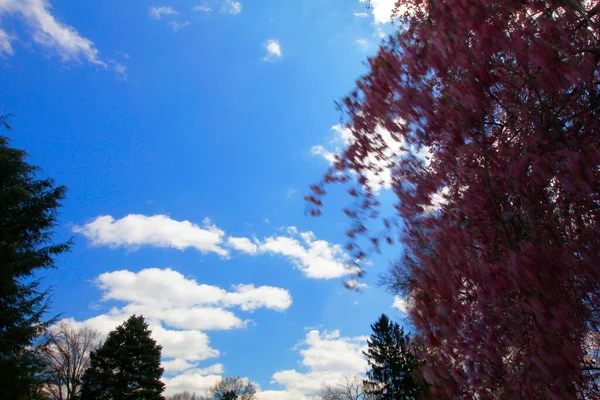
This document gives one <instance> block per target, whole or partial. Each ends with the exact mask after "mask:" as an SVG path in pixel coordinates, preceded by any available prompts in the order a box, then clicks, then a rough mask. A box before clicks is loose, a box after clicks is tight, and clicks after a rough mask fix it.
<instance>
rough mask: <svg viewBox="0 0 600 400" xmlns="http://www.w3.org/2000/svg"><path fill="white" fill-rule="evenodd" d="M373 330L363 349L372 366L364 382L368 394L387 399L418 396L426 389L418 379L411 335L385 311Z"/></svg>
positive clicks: (416, 361) (414, 397)
mask: <svg viewBox="0 0 600 400" xmlns="http://www.w3.org/2000/svg"><path fill="white" fill-rule="evenodd" d="M371 329H372V330H373V333H372V334H371V337H370V338H369V339H368V340H367V343H368V346H369V348H368V350H367V351H366V352H364V355H365V356H366V357H367V358H368V362H369V366H370V369H369V371H368V372H367V377H368V379H367V380H365V382H364V386H365V393H367V394H370V395H372V396H374V397H375V398H378V399H386V400H400V399H402V400H405V399H406V400H408V399H417V398H419V395H420V393H421V391H422V390H423V388H422V386H421V385H419V383H418V382H417V380H416V373H417V366H418V360H417V359H416V358H415V357H414V356H413V355H412V354H411V353H410V352H409V351H408V348H407V346H408V345H409V344H410V338H409V336H408V335H406V334H405V333H404V329H403V328H400V326H399V325H398V324H397V323H395V322H392V321H390V320H389V318H388V317H387V315H385V314H382V315H381V317H379V319H378V320H377V322H375V323H374V324H373V325H371Z"/></svg>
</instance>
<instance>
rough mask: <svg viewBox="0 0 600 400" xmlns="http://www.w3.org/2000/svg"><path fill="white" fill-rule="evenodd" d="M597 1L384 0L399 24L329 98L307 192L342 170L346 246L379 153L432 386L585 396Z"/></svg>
mask: <svg viewBox="0 0 600 400" xmlns="http://www.w3.org/2000/svg"><path fill="white" fill-rule="evenodd" d="M599 9H600V5H599V2H598V1H597V0H589V1H579V0H550V1H542V0H535V1H532V0H529V1H527V0H498V1H488V0H400V1H398V3H397V5H396V10H397V13H398V14H397V21H398V23H399V27H400V29H399V31H398V33H397V34H395V35H393V36H392V37H390V38H389V39H388V40H387V42H386V43H385V44H384V45H382V47H381V49H380V51H379V53H378V54H377V56H375V57H373V58H371V59H369V66H370V71H369V73H368V74H367V75H365V76H364V77H362V78H361V79H359V80H358V81H357V83H356V85H357V86H356V89H355V90H354V91H353V92H351V94H350V95H349V96H348V97H347V98H345V99H344V101H343V103H342V105H341V106H342V108H343V109H344V110H345V111H346V112H347V114H348V116H349V117H348V121H347V126H348V128H349V129H351V131H352V134H353V140H352V141H351V143H350V144H349V146H348V147H347V148H346V149H345V151H344V152H343V153H342V154H340V156H339V157H338V160H337V162H336V164H335V166H334V167H333V168H332V170H331V171H330V172H329V173H327V174H326V175H325V177H324V180H323V182H322V184H320V185H315V186H313V188H312V190H313V192H314V193H313V194H312V195H310V196H307V200H308V201H309V202H310V203H312V205H313V206H314V207H313V208H312V213H313V214H314V215H318V214H319V213H320V206H321V205H322V203H321V202H322V196H323V195H324V194H325V188H326V184H328V183H331V182H347V181H349V180H351V179H353V178H354V176H357V177H358V184H357V186H356V187H353V188H351V189H350V194H351V195H352V196H355V197H356V203H355V204H354V206H353V207H351V208H350V209H348V210H346V214H347V215H349V216H350V217H351V218H352V219H353V222H352V227H351V229H350V230H349V232H348V235H349V236H350V238H351V239H352V240H351V241H350V243H349V244H348V249H349V250H350V251H353V252H354V253H355V256H356V257H357V258H358V259H360V258H362V257H364V256H365V252H366V250H364V249H363V248H362V247H361V246H359V245H358V242H359V241H358V240H356V238H358V237H359V236H360V235H361V234H363V235H367V237H369V238H370V239H371V241H372V243H373V244H375V245H377V244H378V243H379V241H380V240H381V238H380V237H378V236H377V235H375V234H373V233H372V232H371V231H368V230H367V228H366V226H367V225H369V224H367V223H366V222H365V219H369V218H375V217H377V216H378V202H377V196H376V195H375V194H374V193H373V190H372V189H371V188H372V185H371V183H370V179H372V177H373V176H377V175H378V174H381V173H382V172H383V171H384V170H385V169H387V168H391V171H392V172H391V174H392V182H393V190H394V192H395V193H396V195H397V198H398V203H397V205H396V209H397V211H398V213H397V215H395V216H393V217H392V218H389V219H383V222H384V224H385V226H386V228H389V230H387V234H386V236H385V237H384V238H385V240H387V241H388V242H392V241H394V240H395V237H394V235H395V234H394V232H398V230H392V229H393V228H394V226H400V227H402V230H401V234H400V235H399V237H400V240H401V241H402V242H403V244H404V245H405V246H407V248H408V249H410V251H411V254H412V257H413V259H414V260H415V262H412V263H409V264H408V265H407V268H409V272H410V274H409V275H410V278H409V281H408V290H407V292H408V296H409V298H410V299H409V304H410V305H411V311H410V316H411V319H412V322H413V323H414V325H415V327H416V328H417V329H418V331H419V332H420V335H421V336H422V338H423V340H424V342H425V344H426V346H427V350H426V351H424V354H423V356H424V357H425V358H426V360H427V367H426V368H425V370H424V375H425V379H426V380H427V381H428V383H429V384H430V385H431V387H432V393H433V395H434V396H435V397H438V398H464V399H473V398H477V399H517V398H522V399H546V398H548V399H566V398H582V399H583V398H599V397H598V396H600V393H599V388H598V385H597V378H598V375H597V372H596V370H595V368H596V367H597V364H595V363H590V362H589V359H590V357H589V348H588V345H587V344H588V343H589V341H590V340H589V338H590V335H592V336H593V335H597V332H598V324H599V322H600V321H599V310H600V308H599V306H600V297H599V294H600V291H599V290H600V287H599V285H600V225H599V224H600V169H599V166H600V152H599V145H600V130H599V128H600V92H599V84H600V75H599V72H600V71H599V68H598V62H599V61H600V16H599V13H598V11H599ZM382 130H385V131H387V132H389V134H390V135H391V137H392V138H393V139H394V140H393V142H392V143H390V141H389V140H384V139H383V138H382V135H381V133H380V132H381V131H382ZM394 143H395V144H396V145H394ZM390 149H391V150H392V151H390ZM424 155H425V156H424ZM400 222H402V224H400ZM419 249H427V251H420V250H419Z"/></svg>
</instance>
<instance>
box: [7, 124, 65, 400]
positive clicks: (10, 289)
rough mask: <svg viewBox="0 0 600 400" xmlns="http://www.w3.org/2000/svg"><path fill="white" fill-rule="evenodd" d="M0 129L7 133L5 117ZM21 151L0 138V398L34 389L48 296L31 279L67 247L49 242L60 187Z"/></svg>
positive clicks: (23, 395) (18, 396) (25, 394)
mask: <svg viewBox="0 0 600 400" xmlns="http://www.w3.org/2000/svg"><path fill="white" fill-rule="evenodd" d="M0 125H2V127H4V128H8V125H7V121H6V117H0ZM26 158H27V154H26V153H25V152H24V151H23V150H18V149H14V148H12V147H10V146H9V142H8V139H7V138H6V137H3V136H0V371H2V372H1V373H0V398H3V399H24V398H29V396H30V395H31V392H32V391H36V388H38V387H39V384H40V382H39V379H38V378H39V376H40V372H41V363H40V360H39V357H38V351H37V350H38V349H37V348H36V347H34V345H35V344H36V340H37V339H39V338H40V336H41V335H42V334H43V333H44V331H45V329H46V327H47V326H48V324H49V321H44V313H45V311H46V309H47V300H48V296H47V293H46V292H45V291H42V290H41V289H40V285H39V284H40V282H39V280H37V279H36V277H35V274H36V273H38V272H39V271H41V270H44V269H48V268H54V267H55V258H56V256H58V255H59V254H61V253H63V252H65V251H67V250H68V248H69V244H68V243H66V244H54V243H52V229H53V228H54V227H55V225H56V219H57V212H58V207H59V206H60V201H61V200H63V199H64V196H65V192H66V189H65V187H64V186H55V184H54V182H53V181H52V180H51V179H39V178H37V177H36V175H37V174H38V173H39V170H38V168H37V167H35V166H32V165H30V164H28V163H27V162H26Z"/></svg>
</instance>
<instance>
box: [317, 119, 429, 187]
mask: <svg viewBox="0 0 600 400" xmlns="http://www.w3.org/2000/svg"><path fill="white" fill-rule="evenodd" d="M398 123H401V122H398ZM331 130H332V131H333V132H334V138H333V139H332V140H331V141H330V142H329V146H327V147H325V146H322V145H318V146H313V147H312V148H311V151H310V152H311V154H312V155H316V156H320V157H322V158H324V159H325V160H326V161H327V162H329V164H331V165H333V164H334V163H335V162H336V155H338V154H341V153H342V152H343V151H344V150H345V149H346V148H347V147H348V146H349V145H351V144H352V143H353V142H354V141H355V138H354V135H353V134H352V131H351V130H350V129H349V128H346V127H344V126H342V125H340V124H336V125H334V126H332V127H331ZM374 134H375V135H378V136H380V137H381V142H382V144H383V150H382V151H381V155H383V157H379V155H375V154H369V155H368V157H366V159H365V161H364V163H365V166H367V168H366V169H365V170H364V171H363V173H364V174H365V177H366V178H367V186H368V187H369V188H370V189H371V190H372V191H373V192H374V193H379V192H380V191H381V189H390V188H391V187H392V173H391V169H392V166H393V165H394V164H395V163H396V162H397V161H398V160H399V159H400V157H402V155H403V154H404V150H403V147H404V143H405V142H404V140H400V141H397V140H395V139H394V138H393V137H392V135H391V134H390V132H389V131H388V130H386V129H384V128H382V127H381V126H377V127H376V128H375V132H374ZM427 154H428V150H427V149H423V150H421V152H419V153H418V156H419V157H421V158H422V159H423V160H424V161H425V165H427V164H428V159H427V157H426V156H427Z"/></svg>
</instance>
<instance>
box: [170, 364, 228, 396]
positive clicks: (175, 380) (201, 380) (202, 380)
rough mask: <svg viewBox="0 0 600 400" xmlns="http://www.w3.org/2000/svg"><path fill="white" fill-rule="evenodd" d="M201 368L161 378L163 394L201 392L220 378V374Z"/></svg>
mask: <svg viewBox="0 0 600 400" xmlns="http://www.w3.org/2000/svg"><path fill="white" fill-rule="evenodd" d="M203 372H204V371H203V370H188V371H185V372H184V373H183V374H180V375H177V376H175V377H172V378H163V379H162V380H163V382H164V383H165V395H167V396H169V395H173V394H175V393H179V392H184V391H188V392H190V393H194V392H195V393H198V394H202V393H204V392H205V391H206V390H208V389H209V388H210V387H211V386H213V385H214V384H216V383H217V382H218V381H219V380H221V378H222V377H221V375H216V374H205V373H203Z"/></svg>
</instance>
